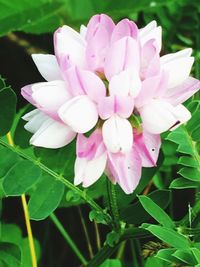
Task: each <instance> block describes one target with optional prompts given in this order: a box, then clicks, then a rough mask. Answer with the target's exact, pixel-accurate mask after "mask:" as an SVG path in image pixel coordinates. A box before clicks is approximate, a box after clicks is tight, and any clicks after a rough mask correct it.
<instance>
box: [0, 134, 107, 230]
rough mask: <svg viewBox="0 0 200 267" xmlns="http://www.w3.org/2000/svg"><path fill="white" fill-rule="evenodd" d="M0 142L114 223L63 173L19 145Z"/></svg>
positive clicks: (0, 140)
mask: <svg viewBox="0 0 200 267" xmlns="http://www.w3.org/2000/svg"><path fill="white" fill-rule="evenodd" d="M0 144H2V145H3V146H5V147H7V148H9V149H10V150H12V151H13V152H15V153H17V154H18V155H20V156H21V157H23V158H25V159H27V160H29V161H31V162H32V163H33V164H35V165H37V166H38V167H39V168H40V169H41V170H43V171H45V172H46V173H48V174H50V175H51V176H53V177H54V178H55V179H56V180H58V181H60V182H61V183H63V184H64V185H65V186H66V187H67V188H69V189H71V190H72V191H74V192H75V193H77V194H78V195H79V196H80V197H81V198H82V199H83V200H85V201H86V202H87V203H88V204H89V205H90V206H91V207H92V208H93V209H94V210H96V211H98V212H100V213H102V214H103V216H104V219H105V221H106V222H107V224H108V225H110V226H111V225H112V219H111V217H110V215H109V214H108V213H107V212H106V211H105V210H103V209H102V208H101V207H100V206H99V205H98V204H97V203H96V202H95V201H94V200H93V199H92V198H91V197H89V196H88V195H87V194H86V192H85V191H83V190H81V189H79V188H78V187H76V186H74V185H73V184H72V183H70V182H69V181H68V180H66V179H65V178H64V177H63V176H62V175H60V174H57V173H56V172H54V171H53V170H51V169H49V168H48V167H46V166H45V165H44V164H42V163H41V162H40V161H39V160H35V159H34V158H32V157H30V156H28V155H26V154H25V153H23V152H22V151H21V150H20V149H19V148H17V147H12V146H10V145H8V144H7V143H6V142H4V141H3V140H2V139H0Z"/></svg>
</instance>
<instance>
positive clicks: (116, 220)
mask: <svg viewBox="0 0 200 267" xmlns="http://www.w3.org/2000/svg"><path fill="white" fill-rule="evenodd" d="M107 193H108V204H109V208H110V212H111V215H112V219H113V227H114V229H115V230H119V229H120V217H119V209H118V204H117V196H116V191H115V185H113V183H111V182H110V180H109V179H107Z"/></svg>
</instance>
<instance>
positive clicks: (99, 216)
mask: <svg viewBox="0 0 200 267" xmlns="http://www.w3.org/2000/svg"><path fill="white" fill-rule="evenodd" d="M89 219H90V221H91V222H92V221H94V220H95V221H96V222H97V223H102V224H106V222H105V220H104V216H103V215H102V214H101V213H100V212H98V211H96V210H92V211H90V213H89Z"/></svg>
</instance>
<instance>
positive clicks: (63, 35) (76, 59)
mask: <svg viewBox="0 0 200 267" xmlns="http://www.w3.org/2000/svg"><path fill="white" fill-rule="evenodd" d="M85 46H86V42H85V40H84V38H83V37H82V36H81V35H80V34H79V33H78V32H76V31H75V30H73V29H72V28H70V27H69V26H63V27H62V28H60V29H59V30H58V31H57V32H56V33H55V50H56V54H57V55H58V56H62V55H65V56H69V59H70V61H72V63H74V64H76V65H77V66H80V67H85V64H86V63H85Z"/></svg>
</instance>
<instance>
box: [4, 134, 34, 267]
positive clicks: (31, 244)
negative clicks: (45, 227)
mask: <svg viewBox="0 0 200 267" xmlns="http://www.w3.org/2000/svg"><path fill="white" fill-rule="evenodd" d="M6 138H7V140H8V143H9V145H10V146H12V147H14V142H13V139H12V136H11V134H10V132H9V133H7V135H6ZM21 201H22V207H23V211H24V218H25V223H26V229H27V234H28V241H29V249H30V254H31V261H32V266H33V267H37V257H36V252H35V245H34V240H33V233H32V228H31V223H30V217H29V212H28V206H27V202H26V197H25V195H24V194H22V195H21Z"/></svg>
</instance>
